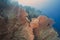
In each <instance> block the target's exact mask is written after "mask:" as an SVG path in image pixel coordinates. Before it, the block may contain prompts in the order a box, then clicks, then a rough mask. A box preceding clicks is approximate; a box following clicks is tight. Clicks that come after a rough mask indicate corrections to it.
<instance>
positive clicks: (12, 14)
mask: <svg viewBox="0 0 60 40" xmlns="http://www.w3.org/2000/svg"><path fill="white" fill-rule="evenodd" d="M7 1H8V0H7ZM7 1H5V0H0V40H60V39H59V38H58V34H57V32H56V31H55V30H54V28H53V27H52V25H53V24H54V22H53V20H52V19H51V18H48V17H47V16H44V15H41V11H40V10H35V9H34V8H31V7H28V6H24V7H23V6H18V5H17V4H18V3H17V2H16V3H13V4H12V3H11V4H10V3H9V4H8V2H7Z"/></svg>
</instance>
